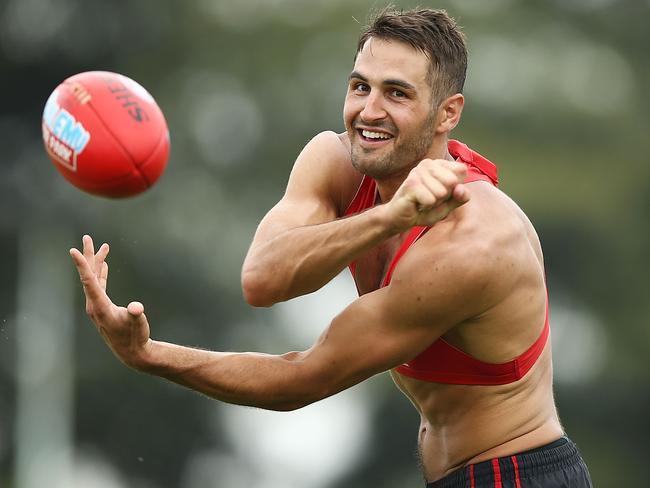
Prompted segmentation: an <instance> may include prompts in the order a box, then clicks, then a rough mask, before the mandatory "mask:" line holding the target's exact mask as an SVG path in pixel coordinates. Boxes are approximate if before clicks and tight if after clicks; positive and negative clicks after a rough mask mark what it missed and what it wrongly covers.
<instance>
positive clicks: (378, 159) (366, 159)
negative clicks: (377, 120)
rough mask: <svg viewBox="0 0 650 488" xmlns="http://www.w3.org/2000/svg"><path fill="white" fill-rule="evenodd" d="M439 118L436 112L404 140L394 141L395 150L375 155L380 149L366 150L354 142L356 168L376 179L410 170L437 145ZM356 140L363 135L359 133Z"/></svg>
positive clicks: (352, 156)
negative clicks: (437, 123) (436, 129)
mask: <svg viewBox="0 0 650 488" xmlns="http://www.w3.org/2000/svg"><path fill="white" fill-rule="evenodd" d="M435 116H436V113H435V111H434V110H432V111H431V112H430V113H429V116H428V117H427V118H426V119H425V120H424V122H423V123H422V125H421V126H420V127H419V128H417V129H415V130H414V131H413V132H412V133H411V134H410V135H407V136H405V138H404V139H402V140H401V141H399V142H394V143H393V144H394V146H393V148H392V150H390V151H387V152H383V151H382V152H383V154H378V155H375V154H374V153H375V152H376V149H364V148H362V147H360V146H359V145H358V144H354V143H353V144H352V147H351V150H350V157H351V159H352V166H354V168H355V169H356V170H357V171H359V172H360V173H362V174H364V175H367V176H370V177H371V178H373V179H375V180H382V179H386V178H389V177H391V176H394V175H396V174H399V173H403V172H407V171H410V170H411V169H412V168H414V167H415V166H416V165H417V164H418V163H419V162H420V161H422V160H423V159H424V158H425V157H426V154H427V152H428V151H429V149H430V147H431V144H432V143H433V138H434V136H435V126H434V122H435V118H436V117H435ZM378 127H379V126H378ZM355 133H356V131H355ZM395 135H396V138H397V135H398V134H395ZM355 137H360V136H359V134H358V133H356V134H355ZM394 141H396V139H394Z"/></svg>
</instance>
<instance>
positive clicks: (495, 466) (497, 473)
mask: <svg viewBox="0 0 650 488" xmlns="http://www.w3.org/2000/svg"><path fill="white" fill-rule="evenodd" d="M492 471H494V488H503V485H502V484H501V468H500V467H499V460H498V459H493V460H492Z"/></svg>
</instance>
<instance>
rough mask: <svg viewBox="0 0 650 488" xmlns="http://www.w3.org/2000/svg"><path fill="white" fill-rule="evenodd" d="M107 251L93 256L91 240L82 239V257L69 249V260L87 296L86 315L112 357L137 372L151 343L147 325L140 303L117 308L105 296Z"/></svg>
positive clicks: (105, 245) (78, 252) (77, 251)
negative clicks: (106, 345)
mask: <svg viewBox="0 0 650 488" xmlns="http://www.w3.org/2000/svg"><path fill="white" fill-rule="evenodd" d="M108 250H109V248H108V244H102V245H101V247H100V248H99V250H98V251H97V254H95V250H94V247H93V240H92V238H91V237H90V236H88V235H85V236H83V253H81V252H80V251H79V250H77V249H75V248H72V249H70V256H71V257H72V260H73V261H74V264H75V266H76V267H77V271H79V278H80V279H81V284H82V285H83V289H84V293H85V295H86V313H87V314H88V315H89V317H90V319H91V320H92V321H93V323H94V324H95V327H96V328H97V330H98V331H99V333H100V334H101V336H102V337H103V338H104V341H106V344H108V347H110V348H111V350H112V351H113V352H114V353H115V355H116V356H117V357H118V358H119V359H120V360H121V361H122V362H124V363H125V364H126V365H128V366H131V367H133V368H136V369H140V367H141V366H142V365H143V364H144V359H145V357H146V353H147V350H148V347H149V346H150V342H151V341H150V337H149V323H148V322H147V318H146V316H145V315H144V306H143V305H142V304H141V303H139V302H131V303H129V305H128V307H126V308H125V307H120V306H117V305H115V304H114V303H113V302H112V301H111V299H110V298H109V297H108V295H107V294H106V281H107V279H108V263H107V262H106V256H108Z"/></svg>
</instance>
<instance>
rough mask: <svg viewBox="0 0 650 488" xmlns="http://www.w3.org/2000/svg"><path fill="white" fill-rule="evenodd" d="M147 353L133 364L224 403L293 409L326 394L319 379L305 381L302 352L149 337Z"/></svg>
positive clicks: (272, 408)
mask: <svg viewBox="0 0 650 488" xmlns="http://www.w3.org/2000/svg"><path fill="white" fill-rule="evenodd" d="M145 357H146V359H144V360H143V361H142V362H141V363H140V364H138V365H134V367H135V368H136V369H138V370H140V371H143V372H146V373H149V374H152V375H156V376H160V377H163V378H165V379H167V380H170V381H173V382H174V383H177V384H179V385H182V386H185V387H187V388H190V389H192V390H195V391H198V392H200V393H203V394H205V395H207V396H209V397H211V398H214V399H216V400H220V401H223V402H227V403H233V404H238V405H248V406H253V407H259V408H265V409H269V410H294V409H296V408H300V407H303V406H305V405H307V404H309V403H312V402H314V401H316V400H319V399H321V398H322V397H323V396H324V395H325V393H322V392H319V391H318V390H317V388H318V385H317V382H313V381H305V379H306V376H305V368H304V367H303V365H302V364H301V362H300V359H301V353H296V352H292V353H287V354H284V355H282V356H274V355H270V354H262V353H226V352H215V351H206V350H201V349H194V348H190V347H184V346H179V345H176V344H170V343H166V342H159V341H150V342H149V344H148V346H147V354H146V356H145Z"/></svg>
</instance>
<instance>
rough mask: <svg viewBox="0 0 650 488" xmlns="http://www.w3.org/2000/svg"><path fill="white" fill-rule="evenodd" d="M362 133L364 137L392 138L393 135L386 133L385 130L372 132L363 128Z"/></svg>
mask: <svg viewBox="0 0 650 488" xmlns="http://www.w3.org/2000/svg"><path fill="white" fill-rule="evenodd" d="M361 134H362V135H363V137H366V138H368V139H390V138H391V137H392V136H391V135H389V134H384V133H383V132H372V131H369V130H362V131H361Z"/></svg>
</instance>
